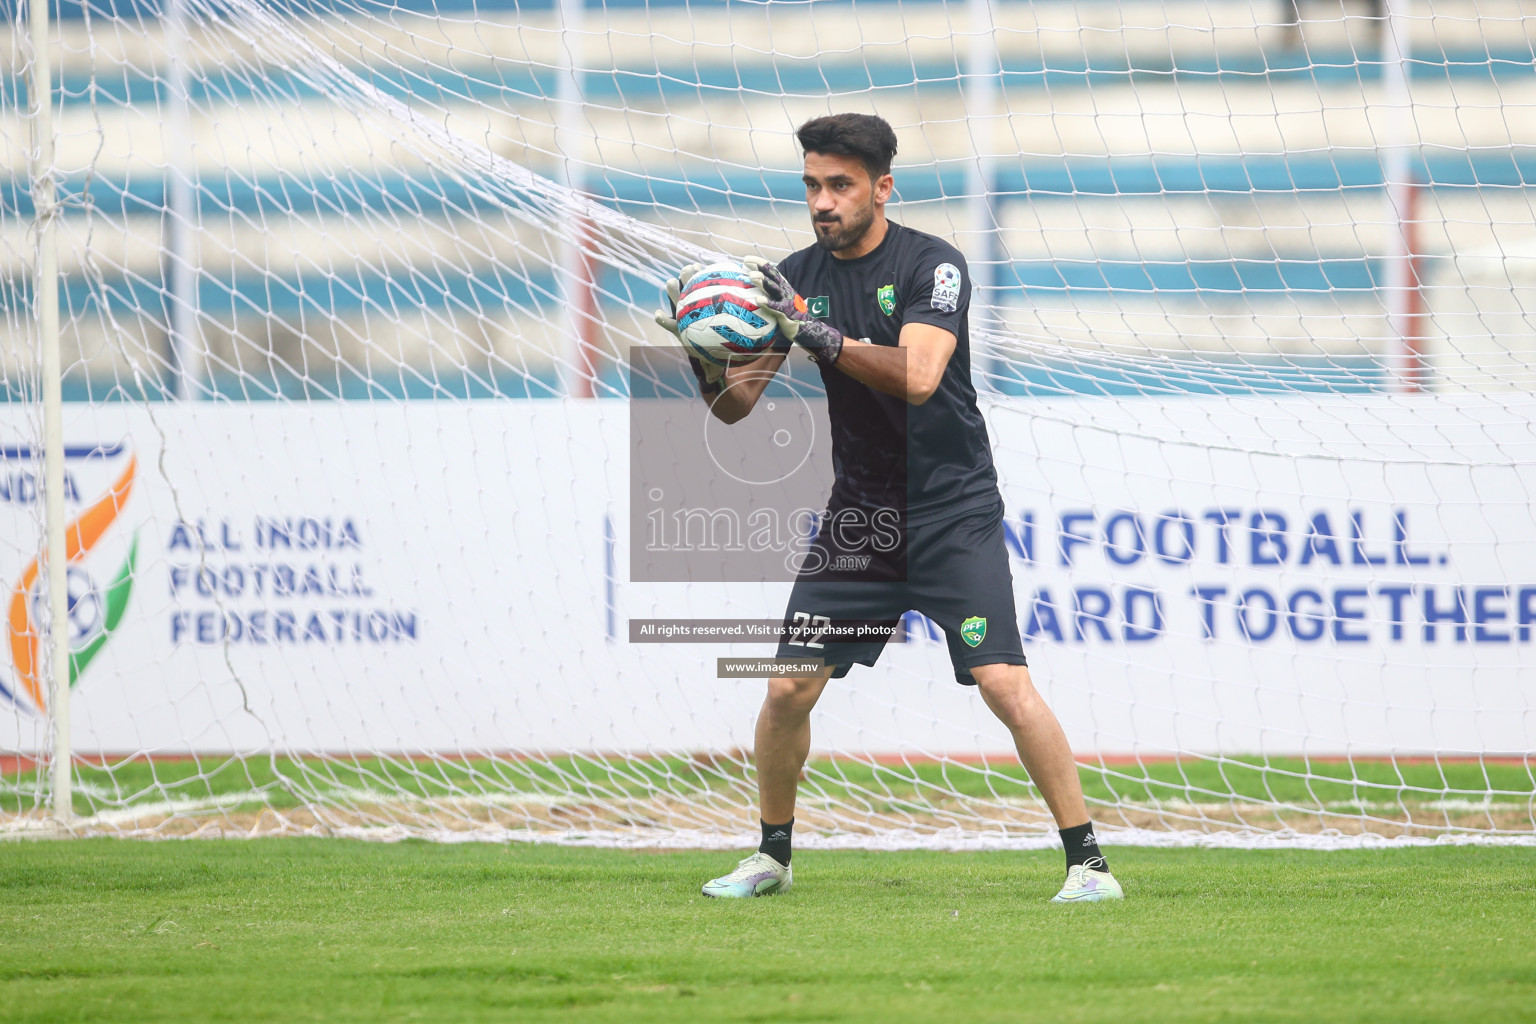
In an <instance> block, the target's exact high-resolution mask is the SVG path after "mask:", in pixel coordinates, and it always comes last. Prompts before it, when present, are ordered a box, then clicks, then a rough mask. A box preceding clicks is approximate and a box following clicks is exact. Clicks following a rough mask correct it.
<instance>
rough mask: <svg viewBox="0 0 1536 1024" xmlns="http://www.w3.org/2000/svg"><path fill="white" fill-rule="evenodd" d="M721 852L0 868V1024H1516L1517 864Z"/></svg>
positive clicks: (1406, 855) (216, 850)
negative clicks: (777, 862)
mask: <svg viewBox="0 0 1536 1024" xmlns="http://www.w3.org/2000/svg"><path fill="white" fill-rule="evenodd" d="M1107 852H1108V853H1109V855H1110V857H1111V861H1112V864H1113V866H1114V868H1115V870H1116V874H1117V875H1118V876H1119V877H1120V878H1121V879H1122V880H1123V881H1124V883H1125V885H1126V889H1127V891H1128V893H1129V894H1130V898H1129V899H1128V900H1127V901H1126V902H1125V903H1123V904H1118V905H1115V904H1106V905H1096V906H1094V905H1090V906H1065V907H1063V906H1053V905H1050V904H1048V903H1046V902H1045V900H1046V898H1047V897H1049V896H1050V894H1051V893H1052V892H1054V891H1055V886H1056V884H1057V883H1058V882H1059V880H1060V875H1061V865H1060V854H1059V853H1058V852H1053V851H1045V852H1039V853H975V854H942V853H853V852H838V853H828V852H817V851H809V850H808V851H802V852H801V853H799V854H798V855H797V856H796V858H795V868H796V871H797V873H798V877H797V882H796V888H795V891H793V892H791V893H789V894H788V895H785V896H782V897H774V898H769V899H761V900H752V901H744V902H740V903H721V902H713V901H709V900H706V899H704V898H703V897H702V896H700V895H699V893H698V886H699V884H700V883H701V882H702V881H704V880H705V879H706V878H708V877H709V876H711V875H712V874H716V873H718V872H719V871H721V870H723V869H725V868H727V867H729V866H730V864H731V862H732V860H733V857H732V855H730V854H720V853H712V854H708V853H628V852H621V851H609V850H590V849H569V848H558V847H547V846H546V847H530V846H521V845H513V846H494V845H476V844H467V845H460V846H438V845H430V844H425V843H415V842H413V843H403V844H394V845H386V844H369V843H359V842H349V841H342V840H299V839H265V840H253V841H244V842H242V841H220V842H215V841H184V842H132V841H121V840H80V841H67V842H8V843H0V924H3V927H4V939H3V940H0V979H3V995H0V1021H47V1022H56V1021H87V1020H89V1021H98V1020H99V1021H122V1022H126V1021H180V1020H187V1021H203V1020H207V1021H265V1020H273V1021H308V1020H335V1021H407V1020H423V1021H434V1022H457V1021H519V1022H524V1021H526V1022H536V1021H570V1020H580V1021H647V1020H688V1021H694V1022H709V1021H834V1020H879V1021H892V1020H898V1021H899V1020H944V1021H946V1022H950V1024H963V1022H971V1021H1018V1020H1040V1021H1049V1022H1052V1024H1057V1022H1076V1021H1116V1022H1125V1021H1148V1022H1151V1021H1157V1022H1166V1021H1224V1020H1231V1021H1248V1020H1259V1021H1266V1020H1277V1021H1278V1020H1285V1021H1327V1020H1349V1021H1393V1022H1398V1021H1447V1020H1455V1021H1475V1022H1478V1024H1489V1022H1497V1021H1530V1020H1532V1019H1536V850H1532V849H1530V848H1508V847H1500V848H1450V847H1440V848H1429V849H1425V848H1418V849H1393V850H1382V851H1353V852H1335V853H1308V852H1301V851H1295V852H1254V851H1215V850H1151V849H1137V848H1111V849H1110V850H1108V851H1107Z"/></svg>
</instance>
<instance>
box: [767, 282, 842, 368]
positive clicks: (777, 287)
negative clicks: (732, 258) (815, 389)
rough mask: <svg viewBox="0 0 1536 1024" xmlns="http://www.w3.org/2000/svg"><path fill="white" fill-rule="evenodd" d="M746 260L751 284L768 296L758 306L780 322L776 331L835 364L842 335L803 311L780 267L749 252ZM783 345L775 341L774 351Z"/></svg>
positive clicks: (824, 362) (819, 358)
mask: <svg viewBox="0 0 1536 1024" xmlns="http://www.w3.org/2000/svg"><path fill="white" fill-rule="evenodd" d="M742 262H743V263H745V264H746V266H747V270H748V273H749V276H750V277H751V279H752V284H753V286H754V287H756V288H757V289H758V290H759V291H761V292H762V293H763V295H764V296H765V297H766V298H767V300H768V301H767V302H766V303H764V304H763V305H762V306H761V307H759V308H760V309H762V310H763V311H765V312H766V313H768V315H769V316H771V317H773V319H774V320H776V321H777V322H778V325H779V335H780V337H781V338H783V339H784V341H786V342H788V343H790V344H795V345H799V346H800V347H801V348H803V349H805V351H806V352H807V353H809V355H810V357H811V358H812V359H814V360H815V361H816V362H817V363H818V364H820V365H822V366H834V365H836V363H837V359H838V356H841V355H842V354H843V336H842V333H841V332H839V331H838V330H837V329H836V328H834V327H830V326H828V325H827V324H824V323H822V322H821V321H820V320H816V319H813V318H812V317H811V314H810V313H808V312H807V311H806V308H805V300H804V299H802V298H801V297H800V296H799V295H797V294H796V293H795V289H794V287H793V286H792V285H791V284H790V283H789V281H788V280H787V279H786V278H785V277H784V275H783V274H782V273H781V272H780V271H779V268H778V267H776V266H774V265H773V264H772V263H769V262H768V261H767V260H765V259H763V258H762V257H760V256H748V257H747V258H746V259H744V260H742ZM787 348H788V345H785V346H783V347H781V346H779V345H778V344H775V345H774V349H775V350H776V351H784V350H785V349H787Z"/></svg>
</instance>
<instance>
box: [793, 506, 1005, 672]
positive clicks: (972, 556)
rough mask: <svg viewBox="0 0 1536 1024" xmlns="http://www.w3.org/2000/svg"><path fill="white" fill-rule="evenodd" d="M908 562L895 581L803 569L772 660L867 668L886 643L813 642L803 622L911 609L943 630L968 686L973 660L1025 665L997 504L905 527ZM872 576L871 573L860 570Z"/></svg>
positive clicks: (886, 615)
mask: <svg viewBox="0 0 1536 1024" xmlns="http://www.w3.org/2000/svg"><path fill="white" fill-rule="evenodd" d="M905 560H906V565H905V566H904V567H901V568H900V569H897V570H896V571H894V572H893V573H891V575H892V576H893V577H894V579H883V580H882V579H867V578H865V579H862V580H861V581H860V582H846V581H843V580H838V579H835V578H833V579H829V578H827V576H826V575H823V574H818V575H808V574H802V575H801V576H800V577H799V578H798V579H796V580H795V588H794V590H793V592H791V594H790V596H789V607H788V608H787V609H786V610H785V612H784V629H785V631H786V638H785V639H784V640H783V641H781V642H780V644H779V650H778V657H780V658H806V657H819V658H821V659H822V660H823V662H824V663H825V664H827V665H830V666H833V672H832V677H833V678H834V679H840V678H842V677H843V676H845V675H847V674H848V670H849V669H850V668H852V667H853V666H854V665H873V664H874V663H875V662H876V661H877V660H879V658H880V652H881V651H882V650H884V649H885V644H886V640H885V639H884V638H877V639H872V640H858V641H842V642H824V643H822V644H821V645H820V649H816V648H814V647H810V646H808V644H810V643H814V642H815V640H814V632H813V631H812V630H810V629H808V626H809V624H811V623H814V622H816V621H824V620H834V621H836V620H891V619H899V618H900V617H901V616H902V615H904V614H905V613H906V612H908V611H912V610H916V611H919V612H921V613H922V614H924V615H926V616H928V618H930V619H932V620H933V621H934V622H936V623H937V624H938V625H939V626H940V628H942V629H943V630H944V637H945V640H946V641H947V643H948V644H949V660H950V663H951V664H952V665H953V666H954V669H955V680H956V681H957V682H960V683H963V684H965V685H967V686H974V685H975V683H976V680H975V679H974V678H973V677H972V676H971V667H972V666H973V665H997V664H1004V665H1027V664H1029V662H1028V661H1027V660H1026V659H1025V657H1024V645H1023V643H1022V641H1021V639H1020V637H1019V619H1018V615H1017V613H1016V612H1015V609H1014V601H1013V572H1012V571H1011V570H1010V569H1009V565H1008V548H1007V545H1006V544H1005V543H1004V541H1003V509H1002V504H1001V502H999V503H998V504H997V505H996V506H993V507H992V508H988V509H981V510H979V511H976V512H966V513H962V514H961V515H960V516H958V517H956V518H954V519H946V520H943V521H942V522H937V523H931V524H928V525H925V526H913V527H908V529H907V532H906V550H905ZM865 575H866V576H868V575H876V576H878V575H879V574H878V573H874V574H865Z"/></svg>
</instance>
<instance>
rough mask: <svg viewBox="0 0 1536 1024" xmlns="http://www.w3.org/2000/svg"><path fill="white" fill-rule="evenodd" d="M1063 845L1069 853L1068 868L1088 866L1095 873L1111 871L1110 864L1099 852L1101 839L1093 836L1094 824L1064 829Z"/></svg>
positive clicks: (1062, 833)
mask: <svg viewBox="0 0 1536 1024" xmlns="http://www.w3.org/2000/svg"><path fill="white" fill-rule="evenodd" d="M1061 845H1062V848H1063V849H1065V850H1066V851H1067V867H1069V868H1070V867H1071V866H1072V865H1074V864H1087V865H1088V866H1089V867H1091V868H1093V869H1094V870H1095V871H1108V870H1109V862H1108V861H1106V860H1105V859H1104V855H1103V854H1102V853H1100V852H1099V838H1098V836H1096V835H1094V834H1093V822H1091V821H1089V822H1085V823H1084V824H1082V825H1073V826H1072V827H1071V828H1064V829H1062V830H1061Z"/></svg>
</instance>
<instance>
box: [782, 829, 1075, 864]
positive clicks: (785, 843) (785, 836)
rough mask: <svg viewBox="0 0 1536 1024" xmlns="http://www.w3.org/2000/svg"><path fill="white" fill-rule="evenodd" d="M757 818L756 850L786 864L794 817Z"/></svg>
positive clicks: (792, 833)
mask: <svg viewBox="0 0 1536 1024" xmlns="http://www.w3.org/2000/svg"><path fill="white" fill-rule="evenodd" d="M758 820H759V822H760V823H761V824H762V826H763V841H762V842H761V843H758V844H757V852H758V853H766V854H767V855H768V856H770V857H772V858H773V859H774V860H776V861H778V862H779V863H780V864H788V863H789V840H790V837H791V836H792V835H794V831H795V819H794V818H790V819H789V824H788V825H770V824H768V823H767V822H766V821H762V819H758ZM1094 849H1098V847H1094Z"/></svg>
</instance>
